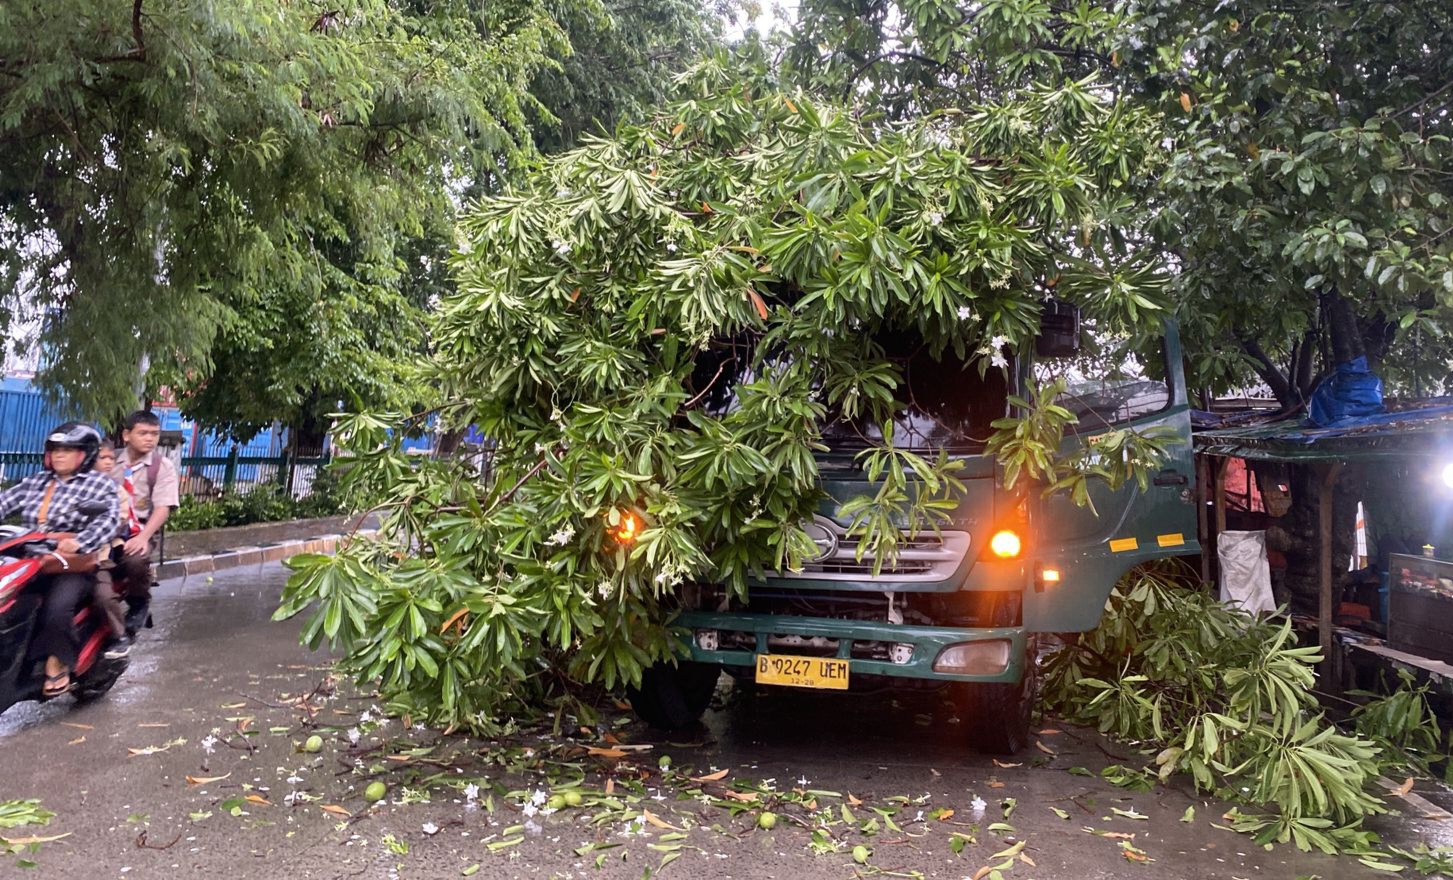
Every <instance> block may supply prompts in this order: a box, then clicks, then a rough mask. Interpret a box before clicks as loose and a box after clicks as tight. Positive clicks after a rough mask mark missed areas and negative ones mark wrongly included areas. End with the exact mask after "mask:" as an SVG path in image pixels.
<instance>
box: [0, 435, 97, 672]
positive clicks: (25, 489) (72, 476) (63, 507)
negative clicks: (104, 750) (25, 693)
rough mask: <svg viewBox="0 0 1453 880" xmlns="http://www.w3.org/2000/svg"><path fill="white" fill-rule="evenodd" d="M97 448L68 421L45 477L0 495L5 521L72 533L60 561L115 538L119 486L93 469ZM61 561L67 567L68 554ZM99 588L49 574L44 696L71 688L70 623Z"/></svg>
mask: <svg viewBox="0 0 1453 880" xmlns="http://www.w3.org/2000/svg"><path fill="white" fill-rule="evenodd" d="M100 445H101V435H100V433H98V432H97V431H96V429H95V428H92V427H91V426H90V425H86V424H82V423H80V422H66V423H65V424H63V425H60V426H58V427H57V428H56V429H55V430H53V431H51V432H50V434H49V435H47V437H46V439H45V460H44V461H45V464H44V470H41V471H39V472H37V473H34V474H31V475H30V476H28V477H26V478H25V479H23V480H21V481H20V482H19V483H16V484H15V485H14V486H11V487H10V488H9V489H6V490H4V491H3V492H0V519H3V518H5V517H8V516H12V515H14V514H16V513H19V514H20V521H21V524H22V525H23V526H25V527H26V528H28V529H34V530H35V531H43V532H61V533H71V534H73V535H74V537H67V538H63V539H61V540H60V541H59V542H58V543H57V545H56V552H57V554H91V553H95V552H96V551H97V550H100V549H101V548H102V547H105V546H106V545H107V544H108V543H109V542H110V540H111V539H112V538H113V537H115V535H116V532H117V529H118V528H119V527H120V519H119V516H118V512H117V511H118V508H119V505H118V501H117V494H116V484H115V483H114V482H113V481H112V480H111V478H110V477H108V476H107V475H105V474H101V473H97V472H96V471H95V470H94V469H93V468H94V465H95V463H96V454H97V452H98V450H99V449H100ZM83 506H84V507H85V508H86V511H82V510H81V508H82V507H83ZM98 510H99V511H100V512H99V513H97V512H95V511H98ZM57 558H59V559H61V561H62V564H63V565H65V566H66V567H67V568H69V567H70V565H71V563H70V562H69V561H68V560H67V557H66V556H65V555H58V557H57ZM94 588H95V581H94V579H93V577H92V576H91V575H89V574H81V573H79V572H73V571H69V570H67V571H64V572H62V573H60V574H56V575H52V576H51V577H50V583H49V584H48V585H46V587H45V596H44V606H43V608H42V610H41V617H40V629H39V632H37V633H36V635H35V637H34V642H33V644H34V646H35V647H36V649H37V653H39V654H42V655H44V656H45V658H46V659H45V688H44V693H45V695H46V696H47V697H56V696H60V695H61V694H63V693H65V692H66V691H67V690H69V689H70V686H71V675H70V674H71V669H72V668H73V667H74V666H75V664H76V657H77V653H78V652H79V650H80V645H79V644H78V643H77V638H76V633H75V629H74V627H73V626H72V625H71V621H72V619H73V618H74V617H75V614H76V611H77V609H79V608H80V607H81V605H82V604H83V603H85V602H89V601H90V599H91V596H92V593H93V591H94Z"/></svg>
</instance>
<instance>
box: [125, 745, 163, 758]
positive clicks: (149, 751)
mask: <svg viewBox="0 0 1453 880" xmlns="http://www.w3.org/2000/svg"><path fill="white" fill-rule="evenodd" d="M169 748H171V744H170V743H168V744H167V745H164V746H144V747H142V748H139V749H130V748H129V749H127V750H126V752H127V757H129V758H136V757H139V756H141V755H155V754H156V753H157V752H164V751H166V750H167V749H169Z"/></svg>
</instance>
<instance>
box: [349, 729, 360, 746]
mask: <svg viewBox="0 0 1453 880" xmlns="http://www.w3.org/2000/svg"><path fill="white" fill-rule="evenodd" d="M362 736H363V731H361V730H359V729H358V728H356V727H350V728H348V741H349V742H351V743H353V744H354V745H358V740H359V738H360V737H362Z"/></svg>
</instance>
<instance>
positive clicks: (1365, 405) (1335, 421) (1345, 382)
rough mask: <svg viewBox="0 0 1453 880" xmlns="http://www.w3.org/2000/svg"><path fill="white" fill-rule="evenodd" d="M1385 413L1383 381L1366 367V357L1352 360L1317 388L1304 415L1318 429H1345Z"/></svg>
mask: <svg viewBox="0 0 1453 880" xmlns="http://www.w3.org/2000/svg"><path fill="white" fill-rule="evenodd" d="M1385 413H1386V409H1385V408H1384V407H1383V405H1382V379H1380V378H1379V377H1378V375H1377V374H1376V373H1374V372H1372V371H1371V370H1369V369H1368V368H1367V358H1365V357H1359V358H1353V359H1352V360H1350V361H1346V362H1345V363H1340V364H1338V365H1337V371H1336V372H1334V373H1333V374H1332V375H1330V376H1328V377H1327V378H1326V379H1323V380H1322V383H1321V384H1320V385H1318V386H1317V390H1316V391H1313V392H1312V399H1311V402H1310V403H1309V404H1308V405H1307V416H1308V418H1309V420H1310V421H1311V423H1312V424H1313V425H1316V426H1317V427H1319V428H1344V427H1352V426H1354V425H1363V424H1369V422H1367V421H1365V420H1366V419H1368V418H1369V417H1375V416H1378V415H1383V414H1385Z"/></svg>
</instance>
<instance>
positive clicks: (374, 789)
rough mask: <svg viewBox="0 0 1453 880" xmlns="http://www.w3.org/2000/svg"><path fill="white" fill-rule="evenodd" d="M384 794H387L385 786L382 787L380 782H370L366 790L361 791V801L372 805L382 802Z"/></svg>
mask: <svg viewBox="0 0 1453 880" xmlns="http://www.w3.org/2000/svg"><path fill="white" fill-rule="evenodd" d="M386 794H388V786H387V785H384V784H383V783H382V782H370V783H369V784H368V788H365V789H364V790H363V799H364V800H366V801H368V802H369V803H374V802H376V801H381V800H383V796H384V795H386Z"/></svg>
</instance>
